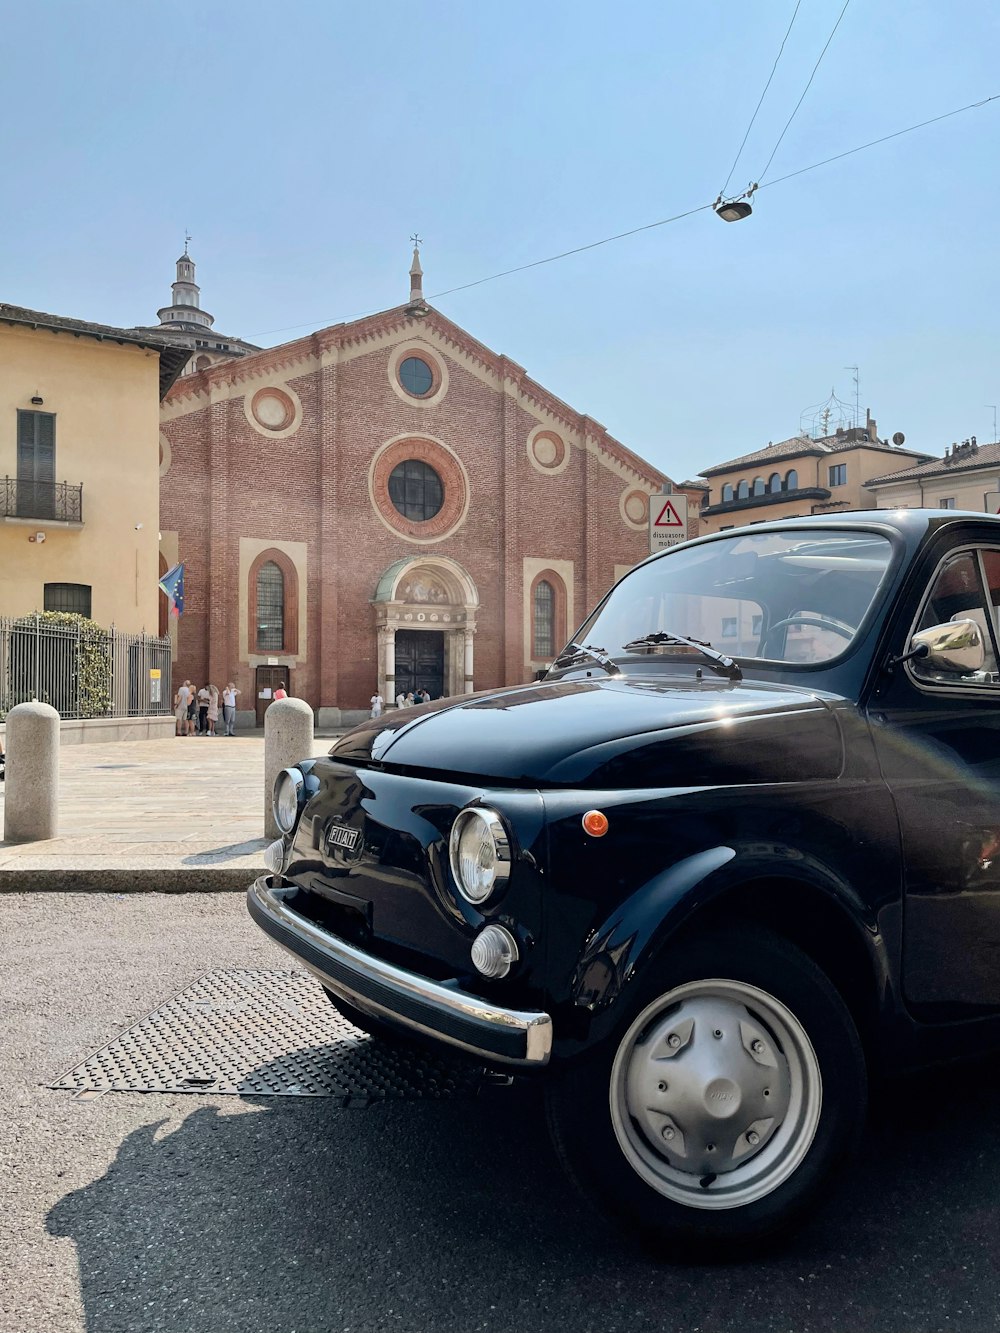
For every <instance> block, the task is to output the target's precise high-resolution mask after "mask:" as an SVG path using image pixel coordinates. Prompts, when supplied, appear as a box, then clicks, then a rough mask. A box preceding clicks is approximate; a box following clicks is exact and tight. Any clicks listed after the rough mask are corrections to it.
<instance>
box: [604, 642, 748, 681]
mask: <svg viewBox="0 0 1000 1333" xmlns="http://www.w3.org/2000/svg"><path fill="white" fill-rule="evenodd" d="M673 643H676V644H679V645H681V646H682V647H684V648H697V650H698V652H699V653H702V654H703V655H704V656H705V657H707V658H708V660H709V662H710V663H711V665H712V670H713V671H717V672H718V673H719V675H720V676H725V677H727V679H729V680H742V679H743V672H742V671H741V670H740V668H739V665H738V664H737V663H736V662H734V661H733V659H732V658H731V657H727V656H726V654H725V653H720V652H717V651H716V650H715V649H714V648H712V647H710V645H709V644H707V643H700V642H699V641H698V640H697V639H685V638H684V636H683V634H663V633H661V632H659V631H658V632H657V633H656V634H644V635H643V636H642V638H641V639H633V640H632V642H631V643H625V644H622V647H623V649H624V650H625V652H627V653H629V652H631V651H632V650H633V649H635V648H659V647H661V646H662V645H669V644H673Z"/></svg>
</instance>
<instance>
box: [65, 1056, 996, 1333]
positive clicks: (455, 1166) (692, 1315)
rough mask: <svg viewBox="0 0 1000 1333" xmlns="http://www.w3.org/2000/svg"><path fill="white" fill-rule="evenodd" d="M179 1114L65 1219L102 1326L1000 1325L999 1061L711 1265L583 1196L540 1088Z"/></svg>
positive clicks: (911, 1090)
mask: <svg viewBox="0 0 1000 1333" xmlns="http://www.w3.org/2000/svg"><path fill="white" fill-rule="evenodd" d="M112 1095H113V1094H112ZM101 1104H102V1103H101V1102H98V1103H95V1105H94V1107H93V1113H94V1114H98V1115H99V1114H100V1107H101ZM163 1124H164V1122H163V1121H160V1122H159V1124H158V1125H146V1126H144V1127H143V1128H141V1129H139V1130H137V1131H136V1132H135V1133H133V1134H131V1135H130V1136H129V1137H128V1138H127V1139H126V1140H125V1141H124V1142H123V1143H122V1145H121V1147H120V1149H119V1151H118V1155H117V1157H116V1159H115V1161H114V1162H113V1164H112V1165H111V1167H110V1168H109V1170H108V1171H107V1173H106V1174H105V1175H104V1176H103V1177H102V1178H100V1179H99V1180H96V1181H94V1183H93V1184H91V1185H88V1186H86V1187H85V1188H83V1189H80V1190H77V1191H75V1192H74V1193H72V1194H68V1195H67V1196H66V1197H65V1198H64V1199H62V1200H61V1201H60V1202H59V1203H58V1204H56V1205H55V1207H54V1208H53V1209H52V1210H51V1212H50V1213H49V1216H48V1219H47V1221H48V1228H49V1231H50V1232H51V1234H53V1235H56V1236H65V1237H69V1238H71V1239H72V1240H73V1241H74V1242H75V1244H76V1246H77V1250H78V1257H79V1265H80V1273H81V1290H82V1296H83V1306H84V1309H85V1312H86V1321H87V1322H86V1328H87V1330H88V1333H125V1330H128V1331H129V1333H147V1331H148V1333H153V1331H154V1330H155V1331H156V1333H200V1330H203V1329H204V1330H206V1331H207V1330H211V1333H254V1331H255V1330H261V1331H262V1333H263V1331H265V1330H266V1333H293V1330H298V1333H318V1331H319V1330H327V1329H331V1330H342V1329H346V1330H352V1333H360V1331H362V1330H375V1329H384V1328H393V1329H400V1330H404V1331H412V1330H421V1331H426V1333H429V1331H431V1330H433V1331H435V1333H436V1331H438V1330H448V1331H449V1333H451V1330H455V1331H456V1333H457V1331H458V1330H461V1331H462V1333H468V1331H469V1330H473V1329H481V1328H482V1329H491V1330H501V1331H506V1330H518V1333H533V1331H534V1330H540V1329H553V1330H557V1329H558V1330H563V1329H570V1328H571V1329H573V1330H590V1329H593V1330H595V1333H596V1331H597V1330H600V1331H601V1333H616V1331H617V1330H622V1333H624V1331H625V1330H628V1333H646V1331H647V1330H648V1331H649V1333H652V1330H657V1331H660V1330H667V1329H671V1330H673V1329H677V1330H685V1331H686V1333H695V1331H696V1330H699V1331H701V1333H717V1331H718V1330H728V1329H732V1330H739V1333H753V1331H754V1330H761V1331H763V1330H791V1331H792V1333H804V1331H805V1330H826V1329H829V1330H834V1329H836V1330H858V1331H861V1330H864V1333H876V1331H878V1330H886V1331H887V1333H888V1331H889V1330H892V1331H893V1333H898V1330H901V1329H905V1330H907V1333H919V1331H920V1330H924V1329H927V1330H931V1329H935V1330H936V1329H942V1328H947V1327H950V1326H953V1325H954V1324H956V1323H960V1324H963V1325H964V1326H965V1327H967V1328H976V1329H980V1328H986V1327H990V1328H993V1327H996V1318H997V1316H996V1311H997V1308H998V1297H997V1293H998V1286H1000V1272H998V1265H997V1257H996V1243H995V1238H996V1234H997V1221H996V1202H995V1201H996V1199H997V1197H998V1193H1000V1153H998V1152H997V1134H998V1131H1000V1073H998V1069H997V1068H996V1067H994V1066H992V1065H979V1066H976V1067H973V1068H967V1069H964V1070H962V1071H958V1072H957V1073H956V1072H944V1073H941V1072H938V1073H935V1074H934V1075H933V1076H922V1077H921V1078H918V1079H909V1080H907V1081H906V1082H905V1083H901V1084H898V1085H896V1086H895V1087H893V1088H892V1089H891V1090H890V1091H888V1092H887V1093H886V1094H885V1095H884V1096H883V1097H882V1098H881V1099H880V1101H879V1107H878V1111H877V1114H876V1116H875V1118H874V1121H873V1124H872V1125H871V1127H870V1128H869V1131H868V1133H867V1135H866V1138H865V1142H864V1146H863V1150H862V1153H861V1157H860V1160H859V1161H858V1163H857V1164H856V1167H855V1169H854V1171H853V1172H852V1173H851V1174H849V1175H848V1176H847V1178H846V1179H845V1181H844V1183H843V1187H842V1188H841V1190H840V1192H839V1194H838V1195H837V1196H836V1197H835V1198H834V1200H832V1201H831V1202H830V1203H829V1204H828V1205H827V1207H826V1209H825V1210H824V1211H823V1212H822V1213H821V1214H820V1216H819V1217H818V1218H817V1220H816V1221H815V1222H814V1223H813V1224H812V1225H811V1226H809V1227H808V1228H805V1229H804V1230H803V1231H802V1232H801V1233H800V1234H799V1235H797V1236H796V1237H795V1238H794V1239H793V1240H792V1241H791V1242H789V1243H786V1244H785V1245H784V1246H783V1247H782V1248H781V1249H780V1250H777V1251H776V1252H775V1253H774V1254H772V1255H771V1256H769V1257H767V1258H764V1259H758V1260H756V1261H753V1262H746V1263H743V1264H729V1265H723V1264H720V1265H717V1266H710V1267H703V1268H696V1267H674V1266H670V1265H664V1264H662V1263H657V1262H654V1261H653V1260H652V1259H651V1257H650V1256H649V1255H648V1254H647V1253H645V1252H644V1251H642V1250H641V1249H640V1248H638V1247H637V1246H636V1245H635V1244H634V1243H633V1242H632V1241H631V1240H629V1239H628V1238H627V1237H625V1236H624V1235H622V1234H620V1233H618V1232H616V1230H615V1229H614V1227H613V1225H611V1224H608V1223H606V1222H605V1221H604V1219H603V1218H602V1217H600V1216H598V1215H597V1214H596V1213H594V1212H592V1211H591V1210H590V1209H589V1208H588V1207H587V1206H586V1205H585V1204H583V1203H581V1202H580V1201H579V1200H578V1199H577V1197H576V1195H575V1193H574V1192H573V1191H572V1189H571V1188H570V1187H569V1186H568V1185H567V1184H566V1183H565V1182H564V1180H563V1177H562V1175H561V1173H560V1171H559V1168H558V1166H557V1165H556V1163H555V1160H554V1158H553V1155H552V1152H551V1150H550V1148H549V1145H548V1141H547V1138H546V1134H545V1130H544V1124H543V1119H542V1113H541V1099H540V1096H539V1093H538V1089H537V1087H533V1086H524V1085H520V1086H516V1087H514V1088H512V1089H506V1090H502V1089H493V1090H490V1091H488V1092H486V1093H484V1094H483V1096H481V1097H480V1098H478V1099H455V1100H442V1101H411V1102H386V1103H382V1104H378V1105H375V1106H373V1107H370V1108H368V1109H366V1110H342V1109H339V1108H335V1107H333V1106H332V1105H331V1104H330V1103H329V1102H328V1101H324V1100H322V1099H312V1098H308V1099H306V1098H303V1099H291V1098H281V1099H277V1098H275V1099H257V1101H256V1103H255V1109H254V1110H252V1111H250V1112H248V1113H246V1114H235V1115H234V1114H221V1115H220V1114H219V1113H218V1112H217V1111H216V1110H215V1109H214V1108H212V1107H208V1106H204V1105H197V1104H195V1105H193V1106H192V1109H191V1111H190V1113H189V1114H187V1115H186V1117H185V1119H184V1120H183V1121H182V1123H181V1124H180V1126H179V1128H177V1129H175V1130H174V1131H173V1132H172V1133H169V1134H164V1135H162V1136H160V1137H158V1134H157V1131H158V1129H159V1128H160V1126H162V1125H163ZM161 1133H162V1131H161Z"/></svg>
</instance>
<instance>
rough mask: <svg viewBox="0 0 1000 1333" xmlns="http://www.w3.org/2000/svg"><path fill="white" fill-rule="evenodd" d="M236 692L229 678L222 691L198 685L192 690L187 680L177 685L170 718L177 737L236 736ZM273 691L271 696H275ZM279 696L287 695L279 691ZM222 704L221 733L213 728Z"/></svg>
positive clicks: (217, 722) (216, 723)
mask: <svg viewBox="0 0 1000 1333" xmlns="http://www.w3.org/2000/svg"><path fill="white" fill-rule="evenodd" d="M239 694H240V691H239V690H238V689H237V688H236V686H235V685H234V683H233V682H232V681H228V682H227V684H226V687H225V689H224V690H220V689H219V687H218V686H217V685H202V686H200V688H198V689H195V687H194V686H193V685H192V684H191V682H190V681H189V680H186V681H185V682H184V684H183V685H178V687H177V693H176V694H175V695H174V720H175V722H176V724H177V735H178V736H195V735H197V736H219V735H225V736H235V735H236V700H237V698H238V697H239ZM278 697H279V695H278V692H277V691H275V698H278ZM280 697H281V698H286V697H287V696H286V695H285V694H284V692H283V691H282V693H281V695H280ZM220 699H221V703H222V710H221V711H222V723H223V726H224V728H225V731H224V732H219V731H218V730H216V728H217V727H218V725H219V711H220V710H219V702H220Z"/></svg>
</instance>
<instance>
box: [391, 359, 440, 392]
mask: <svg viewBox="0 0 1000 1333" xmlns="http://www.w3.org/2000/svg"><path fill="white" fill-rule="evenodd" d="M399 382H400V384H401V385H402V386H403V388H404V389H405V390H406V392H407V393H409V394H412V395H413V397H414V398H426V397H427V395H428V394H429V393H430V391H431V390H432V389H433V387H434V371H433V370H432V369H431V367H430V366H429V365H428V364H427V362H426V361H425V360H424V359H423V357H420V356H408V357H405V358H404V359H403V360H402V361H401V362H400V365H399Z"/></svg>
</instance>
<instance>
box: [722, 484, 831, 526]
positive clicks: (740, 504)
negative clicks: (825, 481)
mask: <svg viewBox="0 0 1000 1333" xmlns="http://www.w3.org/2000/svg"><path fill="white" fill-rule="evenodd" d="M829 498H830V492H829V491H828V490H827V489H826V487H825V486H800V487H797V488H796V489H795V490H794V491H765V492H764V494H763V495H748V496H746V497H745V498H744V499H742V500H720V501H719V502H718V503H717V504H713V505H706V506H705V508H704V509H703V510H702V511H701V516H702V518H715V517H716V515H718V514H738V513H741V512H742V511H743V510H746V509H764V508H766V507H767V506H768V505H781V504H794V503H795V502H796V501H797V500H809V501H812V500H829ZM768 517H769V518H770V517H776V516H775V515H768ZM761 521H763V520H761Z"/></svg>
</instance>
